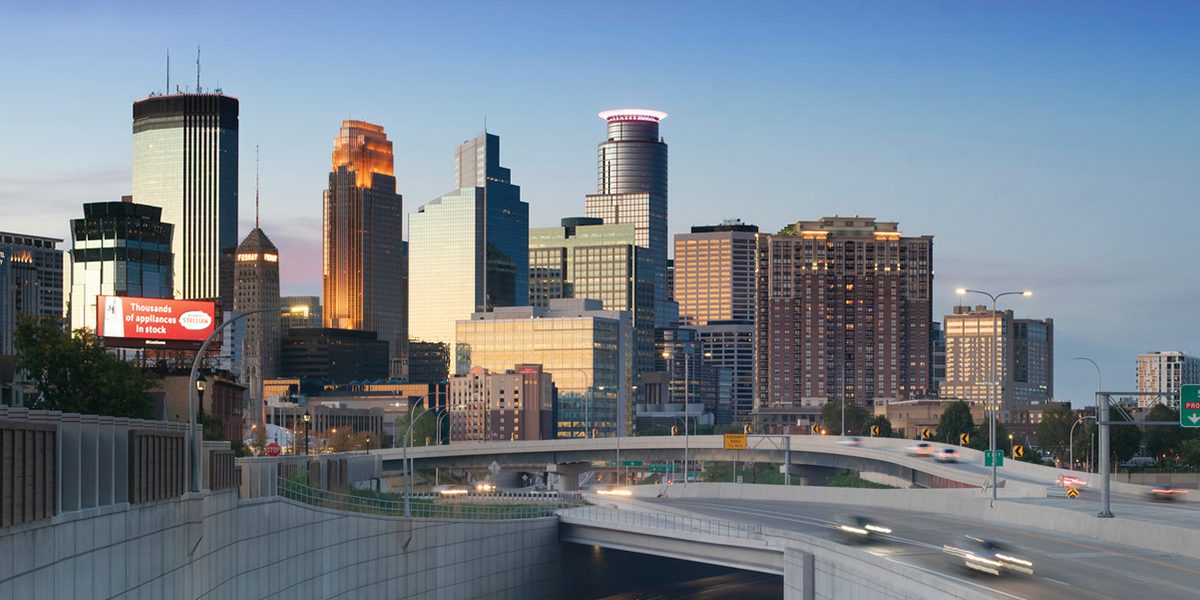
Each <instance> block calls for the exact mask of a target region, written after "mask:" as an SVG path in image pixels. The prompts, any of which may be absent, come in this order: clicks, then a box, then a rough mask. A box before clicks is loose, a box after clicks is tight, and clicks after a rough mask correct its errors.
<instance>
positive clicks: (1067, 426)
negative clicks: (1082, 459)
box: [1037, 403, 1079, 460]
mask: <svg viewBox="0 0 1200 600" xmlns="http://www.w3.org/2000/svg"><path fill="white" fill-rule="evenodd" d="M1077 419H1078V417H1077V416H1076V415H1075V411H1073V410H1071V407H1070V406H1069V405H1067V404H1066V403H1055V404H1053V405H1051V406H1050V407H1049V408H1047V409H1046V410H1045V411H1043V412H1042V421H1041V423H1038V430H1037V434H1038V446H1039V447H1040V448H1041V449H1042V450H1045V451H1047V452H1051V453H1053V454H1054V456H1055V458H1059V459H1061V460H1066V459H1067V455H1068V454H1069V453H1068V451H1067V450H1068V444H1069V443H1070V440H1069V439H1068V437H1069V435H1070V433H1071V426H1072V425H1074V424H1075V421H1076V420H1077ZM1075 429H1079V427H1076V428H1075Z"/></svg>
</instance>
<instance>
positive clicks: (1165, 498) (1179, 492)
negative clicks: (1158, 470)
mask: <svg viewBox="0 0 1200 600" xmlns="http://www.w3.org/2000/svg"><path fill="white" fill-rule="evenodd" d="M1186 493H1187V490H1186V489H1184V488H1181V487H1177V486H1173V485H1168V484H1165V483H1163V484H1159V485H1156V486H1154V487H1152V488H1150V499H1151V500H1157V501H1159V502H1174V501H1175V500H1176V499H1178V498H1180V497H1181V496H1183V495H1184V494H1186Z"/></svg>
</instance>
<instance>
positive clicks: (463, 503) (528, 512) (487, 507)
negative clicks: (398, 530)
mask: <svg viewBox="0 0 1200 600" xmlns="http://www.w3.org/2000/svg"><path fill="white" fill-rule="evenodd" d="M278 493H279V495H280V496H281V497H283V498H286V499H288V500H293V501H296V502H300V503H302V504H308V505H311V506H318V507H321V508H330V509H334V510H343V511H347V512H356V513H363V514H369V515H378V516H384V517H403V516H404V500H403V498H401V497H400V496H399V495H396V494H388V495H383V494H378V493H370V492H364V493H361V494H342V493H339V492H329V491H325V490H321V489H317V488H314V487H311V486H308V485H305V484H303V483H299V482H296V481H291V480H287V479H280V480H279V487H278ZM497 500H507V501H506V502H497ZM513 500H525V502H513ZM580 502H582V498H578V497H575V498H572V497H570V496H568V497H565V498H559V499H557V500H556V501H554V500H551V499H548V498H543V499H534V498H533V497H523V496H494V495H487V496H482V495H480V496H468V497H458V498H455V497H444V496H442V497H436V498H434V497H430V496H428V495H422V496H415V495H410V496H409V509H410V514H412V516H413V517H415V518H423V519H441V520H453V521H495V520H511V519H536V518H541V517H549V516H553V515H555V514H556V512H557V511H559V510H561V509H563V508H570V507H574V506H578V505H579V503H580Z"/></svg>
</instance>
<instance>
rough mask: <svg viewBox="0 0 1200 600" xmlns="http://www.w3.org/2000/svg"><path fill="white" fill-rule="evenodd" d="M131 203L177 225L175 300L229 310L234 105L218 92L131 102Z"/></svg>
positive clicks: (235, 159)
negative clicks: (158, 211) (159, 212)
mask: <svg viewBox="0 0 1200 600" xmlns="http://www.w3.org/2000/svg"><path fill="white" fill-rule="evenodd" d="M133 197H134V199H135V200H136V201H137V202H138V203H139V204H149V205H151V206H157V207H159V208H161V209H162V221H163V222H165V223H170V224H172V225H174V226H175V227H174V231H173V232H172V240H171V252H172V253H173V254H174V266H173V267H172V274H173V284H174V296H175V297H176V298H180V299H186V300H200V299H203V300H215V301H217V302H218V303H219V305H220V307H219V310H223V311H228V310H230V309H231V308H232V306H233V304H232V295H233V252H234V248H235V247H236V246H237V243H238V240H237V235H238V230H237V214H238V101H237V99H236V98H230V97H229V96H225V95H222V94H220V93H215V94H201V93H197V94H171V95H167V96H152V97H150V98H146V99H145V100H139V101H138V102H135V103H134V104H133Z"/></svg>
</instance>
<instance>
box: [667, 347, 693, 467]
mask: <svg viewBox="0 0 1200 600" xmlns="http://www.w3.org/2000/svg"><path fill="white" fill-rule="evenodd" d="M680 346H681V347H682V348H683V349H684V354H686V355H687V358H684V359H683V485H684V487H687V483H688V460H689V458H688V454H689V450H690V449H689V447H688V446H689V443H688V437H689V435H690V431H689V428H688V410H689V408H690V406H689V404H690V402H689V392H691V387H692V381H691V364H692V361H691V360H690V359H691V356H692V345H691V343H687V344H680ZM663 358H664V359H666V360H667V368H668V369H670V370H671V371H674V369H675V363H674V362H671V351H670V350H667V351H664V352H663ZM670 377H671V379H672V380H673V379H674V378H675V377H674V375H671V376H670Z"/></svg>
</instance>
